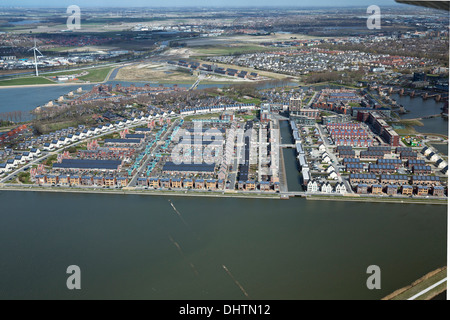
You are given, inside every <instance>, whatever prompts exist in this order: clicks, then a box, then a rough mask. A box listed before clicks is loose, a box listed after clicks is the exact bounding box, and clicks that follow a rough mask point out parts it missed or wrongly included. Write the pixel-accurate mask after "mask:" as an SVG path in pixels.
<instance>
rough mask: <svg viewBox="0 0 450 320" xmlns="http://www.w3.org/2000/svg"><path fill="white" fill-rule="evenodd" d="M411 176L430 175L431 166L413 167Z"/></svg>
mask: <svg viewBox="0 0 450 320" xmlns="http://www.w3.org/2000/svg"><path fill="white" fill-rule="evenodd" d="M412 172H413V174H430V173H431V166H423V165H414V166H412Z"/></svg>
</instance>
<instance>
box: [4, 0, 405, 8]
mask: <svg viewBox="0 0 450 320" xmlns="http://www.w3.org/2000/svg"><path fill="white" fill-rule="evenodd" d="M73 4H74V5H78V6H80V7H88V6H89V7H113V6H114V7H133V6H135V7H142V6H147V7H161V6H163V7H169V6H205V7H206V6H208V7H209V6H221V7H223V6H302V7H313V6H314V7H316V6H333V7H340V6H343V7H345V6H370V5H372V4H376V5H379V6H381V5H397V3H396V2H395V0H276V1H274V0H0V6H8V7H9V6H11V7H19V6H20V7H68V6H70V5H73Z"/></svg>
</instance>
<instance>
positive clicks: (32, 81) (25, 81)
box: [0, 77, 55, 86]
mask: <svg viewBox="0 0 450 320" xmlns="http://www.w3.org/2000/svg"><path fill="white" fill-rule="evenodd" d="M38 84H55V82H54V81H51V80H49V79H47V78H44V77H26V78H17V79H9V80H0V86H24V85H38Z"/></svg>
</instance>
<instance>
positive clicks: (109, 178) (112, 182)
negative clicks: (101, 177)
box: [105, 176, 116, 187]
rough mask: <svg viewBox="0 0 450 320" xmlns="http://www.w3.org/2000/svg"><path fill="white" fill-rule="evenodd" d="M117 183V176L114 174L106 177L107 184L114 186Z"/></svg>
mask: <svg viewBox="0 0 450 320" xmlns="http://www.w3.org/2000/svg"><path fill="white" fill-rule="evenodd" d="M115 185H116V178H115V177H113V176H107V177H105V186H107V187H114V186H115Z"/></svg>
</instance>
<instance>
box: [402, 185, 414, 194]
mask: <svg viewBox="0 0 450 320" xmlns="http://www.w3.org/2000/svg"><path fill="white" fill-rule="evenodd" d="M401 192H402V195H405V196H410V195H412V194H413V187H412V186H410V185H402V186H401Z"/></svg>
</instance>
